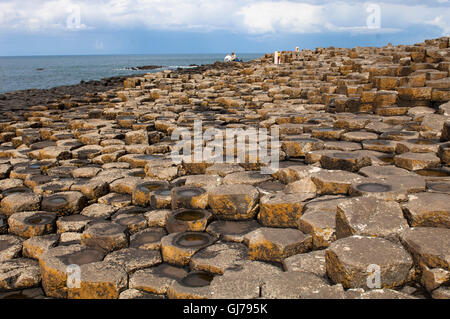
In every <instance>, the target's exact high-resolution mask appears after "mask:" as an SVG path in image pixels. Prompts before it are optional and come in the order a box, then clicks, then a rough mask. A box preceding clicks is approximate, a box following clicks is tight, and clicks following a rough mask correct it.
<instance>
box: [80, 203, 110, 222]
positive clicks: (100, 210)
mask: <svg viewBox="0 0 450 319" xmlns="http://www.w3.org/2000/svg"><path fill="white" fill-rule="evenodd" d="M117 209H118V208H117V207H114V206H111V205H105V204H92V205H89V206H87V207H85V208H84V209H83V210H82V211H81V213H80V214H81V215H83V216H86V217H90V218H97V219H108V218H109V217H111V216H112V214H114V213H115V212H116V211H117Z"/></svg>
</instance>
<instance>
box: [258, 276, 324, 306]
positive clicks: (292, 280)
mask: <svg viewBox="0 0 450 319" xmlns="http://www.w3.org/2000/svg"><path fill="white" fill-rule="evenodd" d="M326 286H328V283H327V282H326V280H325V279H324V278H321V277H319V276H316V275H315V274H313V273H310V272H300V271H294V272H289V271H288V272H284V273H280V274H277V275H273V276H271V277H269V278H268V279H266V280H265V281H264V285H263V287H262V290H261V295H262V297H263V298H270V299H298V298H301V297H302V295H303V294H308V293H309V292H310V291H314V290H318V289H321V288H324V287H326Z"/></svg>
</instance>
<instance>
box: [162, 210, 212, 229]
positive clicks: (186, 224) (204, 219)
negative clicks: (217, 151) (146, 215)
mask: <svg viewBox="0 0 450 319" xmlns="http://www.w3.org/2000/svg"><path fill="white" fill-rule="evenodd" d="M211 218H212V214H211V213H210V212H208V211H207V210H203V209H180V210H176V211H173V212H171V213H169V214H168V216H167V221H166V229H167V231H168V232H169V233H179V232H185V231H200V232H202V231H204V230H205V229H206V227H207V226H208V222H209V221H210V220H211Z"/></svg>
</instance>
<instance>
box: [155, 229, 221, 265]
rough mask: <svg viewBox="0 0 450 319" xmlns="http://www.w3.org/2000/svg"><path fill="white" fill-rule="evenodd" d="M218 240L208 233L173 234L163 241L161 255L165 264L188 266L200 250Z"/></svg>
mask: <svg viewBox="0 0 450 319" xmlns="http://www.w3.org/2000/svg"><path fill="white" fill-rule="evenodd" d="M216 240H217V239H216V238H215V237H213V236H211V235H210V234H208V233H201V232H183V233H172V234H169V235H167V236H165V237H163V238H162V239H161V253H162V257H163V260H164V262H166V263H169V264H173V265H178V266H186V265H188V264H189V262H190V260H191V258H192V256H193V255H194V254H195V253H196V252H198V251H199V250H201V249H203V248H205V247H208V246H210V245H212V244H213V243H214V242H215V241H216Z"/></svg>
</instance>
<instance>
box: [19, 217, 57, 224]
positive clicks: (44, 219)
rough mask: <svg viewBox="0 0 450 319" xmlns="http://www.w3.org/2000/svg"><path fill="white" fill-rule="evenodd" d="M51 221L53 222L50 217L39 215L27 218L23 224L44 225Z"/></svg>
mask: <svg viewBox="0 0 450 319" xmlns="http://www.w3.org/2000/svg"><path fill="white" fill-rule="evenodd" d="M52 221H53V218H51V217H50V216H46V215H41V214H37V215H35V216H30V217H27V218H25V220H24V222H25V223H26V224H31V225H45V224H48V223H51V222H52Z"/></svg>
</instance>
